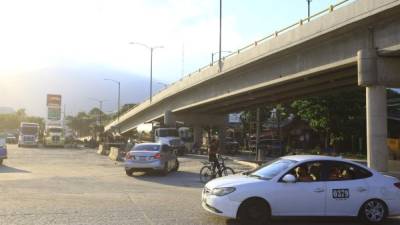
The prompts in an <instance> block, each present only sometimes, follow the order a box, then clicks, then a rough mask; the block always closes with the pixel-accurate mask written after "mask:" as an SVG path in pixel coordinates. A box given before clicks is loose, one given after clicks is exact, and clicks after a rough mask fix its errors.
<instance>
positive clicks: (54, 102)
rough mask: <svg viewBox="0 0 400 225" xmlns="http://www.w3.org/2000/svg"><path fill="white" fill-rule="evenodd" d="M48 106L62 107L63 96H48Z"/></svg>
mask: <svg viewBox="0 0 400 225" xmlns="http://www.w3.org/2000/svg"><path fill="white" fill-rule="evenodd" d="M47 106H58V107H60V106H61V95H52V94H48V95H47Z"/></svg>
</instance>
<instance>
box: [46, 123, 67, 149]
mask: <svg viewBox="0 0 400 225" xmlns="http://www.w3.org/2000/svg"><path fill="white" fill-rule="evenodd" d="M43 144H44V146H46V147H50V146H53V147H64V144H65V137H64V129H63V127H62V126H61V125H58V126H57V125H52V126H47V127H46V130H45V131H44V140H43Z"/></svg>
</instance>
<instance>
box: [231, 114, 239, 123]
mask: <svg viewBox="0 0 400 225" xmlns="http://www.w3.org/2000/svg"><path fill="white" fill-rule="evenodd" d="M240 115H241V113H231V114H229V123H240V122H241V121H240Z"/></svg>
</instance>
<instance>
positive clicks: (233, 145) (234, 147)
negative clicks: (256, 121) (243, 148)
mask: <svg viewBox="0 0 400 225" xmlns="http://www.w3.org/2000/svg"><path fill="white" fill-rule="evenodd" d="M239 148H240V145H239V142H237V141H236V140H235V139H233V138H231V137H226V138H225V152H226V153H228V154H237V153H238V152H239Z"/></svg>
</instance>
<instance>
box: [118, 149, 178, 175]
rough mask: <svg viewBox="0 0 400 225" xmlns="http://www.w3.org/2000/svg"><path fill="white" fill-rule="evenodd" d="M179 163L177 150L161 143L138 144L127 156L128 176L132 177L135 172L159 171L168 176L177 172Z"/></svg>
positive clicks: (126, 168)
mask: <svg viewBox="0 0 400 225" xmlns="http://www.w3.org/2000/svg"><path fill="white" fill-rule="evenodd" d="M178 168H179V161H178V158H177V157H176V150H175V149H172V148H171V147H170V146H168V145H165V144H160V143H143V144H136V145H135V146H134V147H133V148H132V149H131V150H130V151H129V152H128V153H126V156H125V171H126V175H128V176H132V174H133V172H135V171H151V170H153V171H159V172H161V173H162V174H163V175H166V174H167V173H168V172H170V171H177V170H178Z"/></svg>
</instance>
